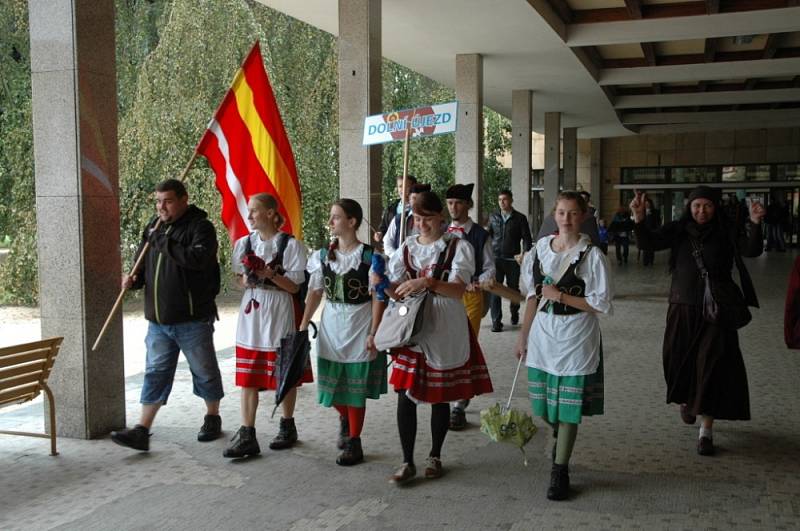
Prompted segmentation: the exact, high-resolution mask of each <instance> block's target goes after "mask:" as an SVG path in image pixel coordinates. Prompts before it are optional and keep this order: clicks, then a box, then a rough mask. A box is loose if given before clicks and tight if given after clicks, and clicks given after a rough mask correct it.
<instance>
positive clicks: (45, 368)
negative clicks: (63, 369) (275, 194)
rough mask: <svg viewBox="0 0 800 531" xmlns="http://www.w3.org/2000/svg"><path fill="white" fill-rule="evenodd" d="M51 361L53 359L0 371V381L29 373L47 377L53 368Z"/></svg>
mask: <svg viewBox="0 0 800 531" xmlns="http://www.w3.org/2000/svg"><path fill="white" fill-rule="evenodd" d="M53 361H54V358H50V361H35V362H29V363H24V364H22V365H16V366H14V367H7V368H5V369H0V380H4V379H5V378H11V377H12V376H19V375H20V374H27V373H29V372H38V373H40V374H42V373H43V374H45V375H47V374H49V372H50V369H51V368H52V367H53Z"/></svg>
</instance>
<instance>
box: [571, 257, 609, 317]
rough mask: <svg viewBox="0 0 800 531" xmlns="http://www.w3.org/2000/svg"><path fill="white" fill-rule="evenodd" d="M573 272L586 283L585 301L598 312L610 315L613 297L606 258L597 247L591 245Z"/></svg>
mask: <svg viewBox="0 0 800 531" xmlns="http://www.w3.org/2000/svg"><path fill="white" fill-rule="evenodd" d="M575 274H576V275H578V276H579V277H580V278H581V279H582V280H583V281H584V283H585V284H586V290H585V291H584V296H585V297H586V303H587V304H589V306H591V307H592V308H594V309H595V310H597V312H598V313H602V314H606V315H612V314H613V308H612V306H611V299H612V298H613V297H614V293H613V287H612V284H611V277H610V274H609V268H608V260H607V259H606V257H605V255H604V254H603V253H602V251H600V249H599V248H598V247H595V246H592V247H591V249H589V252H588V254H587V255H586V256H585V257H584V259H583V262H582V263H581V264H579V265H578V267H577V269H576V271H575Z"/></svg>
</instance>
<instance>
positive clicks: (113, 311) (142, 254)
mask: <svg viewBox="0 0 800 531" xmlns="http://www.w3.org/2000/svg"><path fill="white" fill-rule="evenodd" d="M258 45H259V40H258V39H256V42H254V43H253V45H252V46H251V47H250V50H249V51H248V52H247V55H245V60H247V58H248V57H250V54H251V53H253V50H254V49H255V48H256V46H258ZM242 64H244V61H243V62H242ZM239 70H241V66H240V67H239V69H237V70H236V74H234V76H233V80H232V81H231V82H230V83H229V84H228V91H230V89H231V88H232V87H233V83H234V81H236V75H238V73H239ZM226 92H227V91H226ZM224 102H225V98H222V100H221V101H220V102H219V104H218V105H217V108H216V110H215V111H214V114H212V115H211V116H212V118H216V117H217V114H218V113H219V110H220V109H221V108H222V104H223V103H224ZM206 131H208V128H206ZM204 136H205V135H204ZM202 141H203V137H200V140H198V141H197V144H195V146H194V152H193V153H192V156H191V158H190V159H189V162H187V163H186V167H185V168H183V171H182V172H181V174H180V176H179V177H178V180H179V181H181V182H184V181H185V180H186V175H187V174H188V173H189V170H190V169H191V168H192V165H193V164H194V161H195V160H196V159H197V155H199V154H200V142H202ZM160 226H161V219H160V218H159V219H158V220H157V221H156V224H155V226H154V227H153V230H156V229H158V228H159V227H160ZM149 248H150V242H149V241H146V242H145V243H144V246H142V251H141V252H140V253H139V256H138V257H137V258H136V262H134V264H133V267H132V268H131V270H130V273H128V276H129V277H132V276H134V275H135V274H136V273H137V272H138V271H139V268H140V267H141V265H142V262H143V261H144V257H145V255H146V254H147V250H148V249H149ZM127 292H128V288H125V287H123V288H122V289H120V292H119V295H117V300H116V301H115V302H114V306H112V307H111V311H110V312H108V317H106V321H105V323H103V328H101V329H100V333H99V334H98V335H97V339H96V340H95V342H94V345H92V352H95V351H97V347H98V346H99V345H100V341H101V340H102V339H103V336H104V335H105V333H106V330H107V329H108V326H109V325H110V324H111V320H112V319H113V318H114V315H116V313H117V311H119V308H120V306H121V305H122V300H123V299H124V298H125V293H127Z"/></svg>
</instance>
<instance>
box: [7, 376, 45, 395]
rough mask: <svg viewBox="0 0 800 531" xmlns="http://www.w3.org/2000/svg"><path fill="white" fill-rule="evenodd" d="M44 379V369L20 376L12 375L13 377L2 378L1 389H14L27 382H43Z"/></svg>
mask: <svg viewBox="0 0 800 531" xmlns="http://www.w3.org/2000/svg"><path fill="white" fill-rule="evenodd" d="M43 379H44V375H43V374H42V371H38V372H29V373H27V374H22V375H20V376H12V377H11V378H3V379H0V389H2V390H4V391H5V390H6V389H13V388H15V387H19V386H21V385H25V384H31V383H41V382H42V380H43Z"/></svg>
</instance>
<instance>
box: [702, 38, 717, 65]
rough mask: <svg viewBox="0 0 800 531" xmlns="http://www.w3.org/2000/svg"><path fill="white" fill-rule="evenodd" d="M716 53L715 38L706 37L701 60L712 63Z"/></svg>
mask: <svg viewBox="0 0 800 531" xmlns="http://www.w3.org/2000/svg"><path fill="white" fill-rule="evenodd" d="M716 54H717V39H714V38H711V39H706V42H705V50H704V51H703V60H704V61H705V62H706V63H713V62H714V56H715V55H716Z"/></svg>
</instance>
